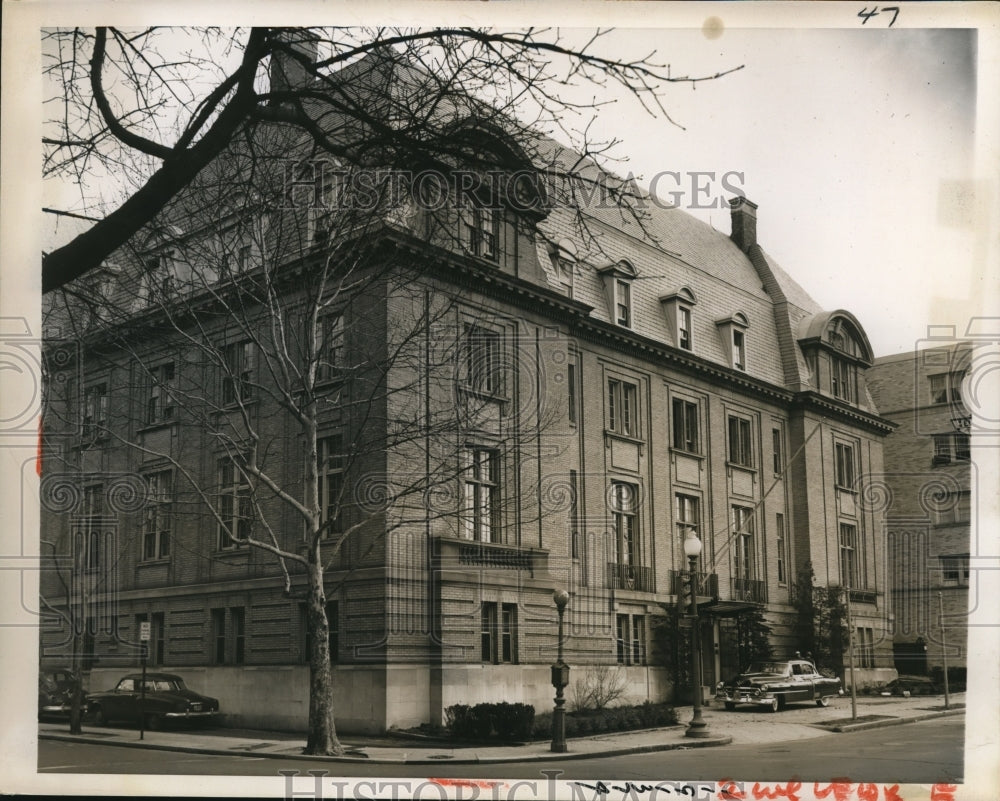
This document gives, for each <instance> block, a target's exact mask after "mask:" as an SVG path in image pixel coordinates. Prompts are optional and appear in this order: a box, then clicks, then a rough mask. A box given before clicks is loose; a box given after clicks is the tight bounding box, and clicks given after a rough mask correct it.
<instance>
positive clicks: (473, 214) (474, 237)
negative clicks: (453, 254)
mask: <svg viewBox="0 0 1000 801" xmlns="http://www.w3.org/2000/svg"><path fill="white" fill-rule="evenodd" d="M461 226H462V230H461V231H460V234H461V237H462V245H463V246H464V247H465V248H466V249H467V250H468V251H469V253H471V254H472V255H473V256H478V257H479V258H481V259H489V260H490V261H496V260H497V258H498V256H499V251H498V249H497V233H498V230H499V227H500V211H499V209H495V208H488V207H486V206H478V205H473V206H467V207H465V208H463V209H462V213H461Z"/></svg>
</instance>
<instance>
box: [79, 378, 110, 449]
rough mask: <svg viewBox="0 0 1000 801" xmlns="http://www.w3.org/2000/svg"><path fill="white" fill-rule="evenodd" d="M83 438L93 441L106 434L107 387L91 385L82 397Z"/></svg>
mask: <svg viewBox="0 0 1000 801" xmlns="http://www.w3.org/2000/svg"><path fill="white" fill-rule="evenodd" d="M82 423H83V426H82V427H83V431H82V433H83V436H84V438H85V439H94V438H96V437H101V436H104V435H105V434H107V429H108V385H107V384H103V383H102V384H93V385H91V386H89V387H87V389H86V390H85V392H84V396H83V420H82Z"/></svg>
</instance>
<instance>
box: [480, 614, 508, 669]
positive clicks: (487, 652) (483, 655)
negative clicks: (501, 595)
mask: <svg viewBox="0 0 1000 801" xmlns="http://www.w3.org/2000/svg"><path fill="white" fill-rule="evenodd" d="M480 619H481V624H480V659H481V661H483V662H490V663H492V664H500V663H503V662H506V663H515V662H517V604H497V603H496V602H494V601H484V602H483V605H482V610H481V613H480Z"/></svg>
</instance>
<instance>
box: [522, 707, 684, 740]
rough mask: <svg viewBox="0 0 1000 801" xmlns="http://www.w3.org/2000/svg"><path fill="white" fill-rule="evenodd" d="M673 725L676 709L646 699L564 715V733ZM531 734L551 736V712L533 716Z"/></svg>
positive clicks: (537, 738) (674, 723) (587, 732)
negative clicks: (632, 704)
mask: <svg viewBox="0 0 1000 801" xmlns="http://www.w3.org/2000/svg"><path fill="white" fill-rule="evenodd" d="M676 724H677V712H676V710H675V709H674V708H673V707H672V706H670V705H669V704H655V703H651V702H649V701H646V702H645V703H643V704H639V705H638V706H617V707H610V708H608V709H602V710H600V711H597V710H588V711H581V712H570V713H568V714H567V715H566V736H567V737H574V736H579V735H586V734H602V733H604V732H614V731H630V730H634V729H649V728H655V727H657V726H674V725H676ZM533 736H534V738H535V739H536V740H544V739H547V738H548V737H551V736H552V713H551V712H543V713H541V714H540V715H536V716H535V721H534V727H533Z"/></svg>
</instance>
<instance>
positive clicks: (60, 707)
mask: <svg viewBox="0 0 1000 801" xmlns="http://www.w3.org/2000/svg"><path fill="white" fill-rule="evenodd" d="M75 683H76V675H75V674H74V673H73V671H72V670H70V669H69V668H54V669H47V670H46V669H43V670H39V671H38V717H40V718H41V717H49V716H54V715H59V716H63V715H68V714H69V707H70V701H71V700H72V697H73V686H74V684H75Z"/></svg>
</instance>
